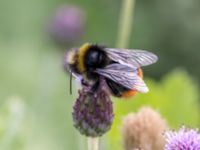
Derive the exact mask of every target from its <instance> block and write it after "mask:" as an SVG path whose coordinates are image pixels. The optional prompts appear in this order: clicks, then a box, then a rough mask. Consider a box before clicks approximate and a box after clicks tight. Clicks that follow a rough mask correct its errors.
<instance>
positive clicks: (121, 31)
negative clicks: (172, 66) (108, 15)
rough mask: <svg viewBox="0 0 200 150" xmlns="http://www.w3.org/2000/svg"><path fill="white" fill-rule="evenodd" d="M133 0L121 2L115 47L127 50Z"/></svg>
mask: <svg viewBox="0 0 200 150" xmlns="http://www.w3.org/2000/svg"><path fill="white" fill-rule="evenodd" d="M134 6H135V0H123V2H122V8H121V12H120V19H119V27H118V38H117V43H116V47H119V48H127V47H128V45H129V41H130V35H131V27H132V25H133V16H134Z"/></svg>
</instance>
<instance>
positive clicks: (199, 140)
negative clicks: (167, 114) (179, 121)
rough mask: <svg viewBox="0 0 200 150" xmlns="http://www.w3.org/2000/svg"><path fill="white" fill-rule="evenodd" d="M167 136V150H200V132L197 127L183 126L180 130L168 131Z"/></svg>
mask: <svg viewBox="0 0 200 150" xmlns="http://www.w3.org/2000/svg"><path fill="white" fill-rule="evenodd" d="M165 136H166V142H167V144H166V145H165V150H200V133H199V132H198V130H197V129H196V130H195V129H187V128H185V127H182V128H181V129H180V130H179V131H178V132H176V131H168V132H166V134H165Z"/></svg>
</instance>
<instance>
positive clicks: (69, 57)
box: [64, 48, 78, 73]
mask: <svg viewBox="0 0 200 150" xmlns="http://www.w3.org/2000/svg"><path fill="white" fill-rule="evenodd" d="M77 51H78V50H77V49H76V48H73V49H71V50H69V51H67V53H66V54H65V58H64V68H65V69H66V70H67V71H69V72H74V73H78V72H77V71H76V69H75V68H76V66H77V65H76V64H77Z"/></svg>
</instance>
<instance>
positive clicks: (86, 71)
mask: <svg viewBox="0 0 200 150" xmlns="http://www.w3.org/2000/svg"><path fill="white" fill-rule="evenodd" d="M157 60H158V57H157V56H156V55H155V54H153V53H151V52H148V51H145V50H131V49H120V48H107V47H104V46H101V45H97V44H90V43H85V44H84V45H82V46H81V47H80V48H73V49H71V50H70V51H69V52H67V55H66V57H65V64H66V66H65V67H66V68H67V70H68V71H69V72H70V73H71V75H73V76H74V77H75V78H76V79H78V80H79V81H80V82H81V83H82V85H83V86H88V87H91V89H90V90H91V92H93V91H95V89H97V87H98V85H99V82H100V79H104V80H105V81H106V84H107V87H108V90H109V91H110V93H111V94H112V95H113V96H116V97H130V96H134V95H135V94H136V93H137V92H142V93H146V92H148V87H147V86H146V84H145V83H144V81H143V79H142V78H143V73H142V69H141V67H142V66H147V65H150V64H153V63H155V62H156V61H157Z"/></svg>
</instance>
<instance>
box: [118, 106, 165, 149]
mask: <svg viewBox="0 0 200 150" xmlns="http://www.w3.org/2000/svg"><path fill="white" fill-rule="evenodd" d="M166 128H167V125H166V123H165V120H163V119H162V118H161V116H160V114H159V113H158V112H156V111H155V110H153V109H151V108H149V107H143V108H141V109H140V110H139V112H138V113H136V114H134V113H130V114H128V115H127V116H125V118H124V120H123V127H122V134H123V143H124V147H125V150H134V149H142V150H161V149H163V147H164V144H165V140H164V138H163V136H162V134H163V132H164V131H165V130H166Z"/></svg>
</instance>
